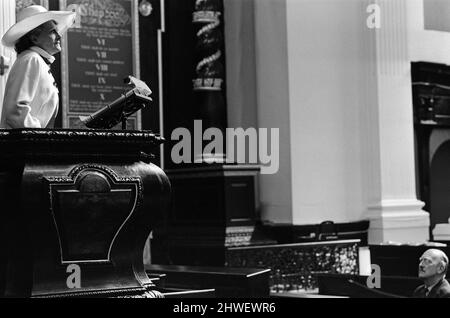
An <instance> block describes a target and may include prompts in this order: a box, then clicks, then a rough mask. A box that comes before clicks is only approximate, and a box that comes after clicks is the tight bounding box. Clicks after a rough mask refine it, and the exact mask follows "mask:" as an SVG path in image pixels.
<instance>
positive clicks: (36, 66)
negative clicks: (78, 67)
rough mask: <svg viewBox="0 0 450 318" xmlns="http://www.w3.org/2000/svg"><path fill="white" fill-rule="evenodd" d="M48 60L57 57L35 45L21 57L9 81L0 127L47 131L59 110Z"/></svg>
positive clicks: (15, 64)
mask: <svg viewBox="0 0 450 318" xmlns="http://www.w3.org/2000/svg"><path fill="white" fill-rule="evenodd" d="M43 57H44V58H46V60H47V61H48V62H49V63H52V62H53V61H54V60H55V58H54V57H53V56H51V55H50V54H48V53H47V52H46V51H44V50H43V49H41V48H39V47H36V46H33V47H31V48H30V49H29V50H26V51H23V52H22V53H21V54H19V55H18V56H17V60H16V62H15V63H14V65H13V66H12V68H11V70H10V72H9V75H8V80H7V81H6V87H5V96H4V99H3V109H2V114H1V119H0V128H7V129H10V128H45V127H46V126H47V124H48V123H49V121H50V119H52V117H53V115H56V112H57V111H58V103H59V98H58V93H59V91H58V88H57V87H56V84H55V79H54V78H53V75H52V74H51V71H50V65H48V64H47V63H46V62H45V61H44V59H43Z"/></svg>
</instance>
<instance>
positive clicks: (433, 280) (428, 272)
mask: <svg viewBox="0 0 450 318" xmlns="http://www.w3.org/2000/svg"><path fill="white" fill-rule="evenodd" d="M447 269H448V257H447V255H445V253H444V252H442V251H441V250H438V249H429V250H426V251H425V253H423V255H422V256H421V257H420V263H419V278H420V279H422V280H423V283H424V284H423V285H420V286H419V287H417V288H416V290H415V291H414V294H413V297H416V298H450V284H449V283H448V281H447V280H446V279H445V275H446V273H447Z"/></svg>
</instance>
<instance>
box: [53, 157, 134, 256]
mask: <svg viewBox="0 0 450 318" xmlns="http://www.w3.org/2000/svg"><path fill="white" fill-rule="evenodd" d="M45 179H46V180H47V182H48V183H49V196H50V209H51V213H52V215H53V219H54V222H55V225H56V230H57V234H58V239H59V243H60V251H61V264H65V263H79V262H81V263H82V262H85V263H86V262H109V261H110V252H111V248H112V245H113V243H114V240H115V239H116V237H117V236H118V235H119V232H120V230H121V229H122V227H123V226H124V225H125V224H126V222H127V220H128V219H129V218H130V216H131V215H132V214H133V212H134V211H135V210H136V209H138V208H139V206H140V205H141V201H142V183H141V180H140V178H138V177H119V176H118V175H117V174H116V173H115V172H114V171H113V170H112V169H111V168H108V167H106V166H101V165H95V164H84V165H79V166H77V167H75V168H74V169H72V171H70V173H69V175H68V177H64V176H49V177H45ZM86 224H90V226H89V227H88V228H86Z"/></svg>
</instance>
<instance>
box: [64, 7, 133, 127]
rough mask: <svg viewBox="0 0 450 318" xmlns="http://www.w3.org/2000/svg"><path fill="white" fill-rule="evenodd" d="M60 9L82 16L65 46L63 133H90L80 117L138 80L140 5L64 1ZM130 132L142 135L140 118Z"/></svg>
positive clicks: (129, 122) (69, 31) (118, 95)
mask: <svg viewBox="0 0 450 318" xmlns="http://www.w3.org/2000/svg"><path fill="white" fill-rule="evenodd" d="M60 8H61V10H71V11H76V12H77V18H76V22H75V25H74V27H72V28H70V29H69V30H68V32H67V34H66V36H64V37H63V40H62V45H63V52H62V85H63V92H62V98H63V99H62V108H63V110H62V112H63V127H64V128H86V127H85V126H84V125H83V124H82V123H81V121H80V119H79V116H86V115H90V114H92V113H94V112H96V111H97V110H99V109H101V108H102V107H104V106H106V105H108V104H110V103H111V102H113V101H114V100H116V99H117V98H118V97H120V96H121V95H122V94H124V93H125V92H126V91H128V90H129V89H130V87H129V86H128V85H127V84H125V83H124V79H125V78H126V77H128V76H129V75H133V76H135V77H138V78H139V65H138V63H139V61H138V52H139V49H138V38H139V37H138V21H137V18H138V15H137V6H136V1H133V0H60ZM119 126H120V125H119ZM127 129H141V115H140V112H138V113H136V114H134V115H133V116H131V117H130V118H129V119H128V121H127Z"/></svg>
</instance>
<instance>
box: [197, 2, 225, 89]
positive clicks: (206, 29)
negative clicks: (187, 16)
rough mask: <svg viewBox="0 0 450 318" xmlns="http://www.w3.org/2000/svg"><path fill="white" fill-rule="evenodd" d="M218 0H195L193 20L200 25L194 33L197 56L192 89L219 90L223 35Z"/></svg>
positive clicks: (221, 73) (221, 78)
mask: <svg viewBox="0 0 450 318" xmlns="http://www.w3.org/2000/svg"><path fill="white" fill-rule="evenodd" d="M222 10H223V5H222V2H221V1H220V0H197V1H196V2H195V11H194V13H193V22H194V23H196V24H199V25H201V26H200V29H199V30H198V31H197V33H196V40H197V45H196V50H197V53H198V56H199V60H198V63H197V66H196V68H195V72H196V78H195V79H194V80H193V86H194V90H221V89H222V83H223V80H224V79H223V78H224V66H223V65H224V63H223V53H222V50H223V48H222V47H223V35H222V31H221V20H220V17H221V15H222Z"/></svg>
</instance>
